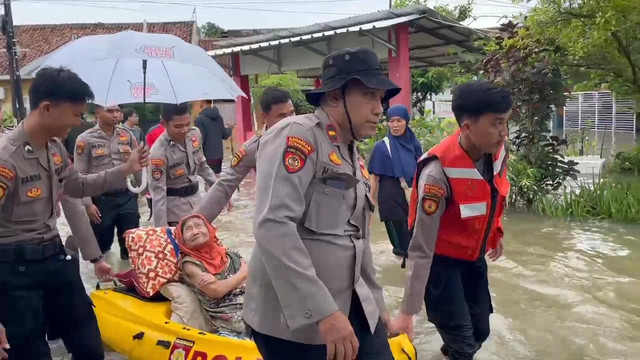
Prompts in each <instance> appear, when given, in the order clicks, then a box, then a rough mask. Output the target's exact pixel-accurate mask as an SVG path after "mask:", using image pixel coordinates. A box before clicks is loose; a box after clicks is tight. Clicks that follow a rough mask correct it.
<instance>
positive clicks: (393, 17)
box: [209, 5, 483, 56]
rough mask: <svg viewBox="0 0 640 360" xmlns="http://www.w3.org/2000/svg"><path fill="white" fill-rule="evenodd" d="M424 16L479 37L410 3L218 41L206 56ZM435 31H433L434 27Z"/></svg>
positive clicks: (351, 30) (385, 24)
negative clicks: (216, 47)
mask: <svg viewBox="0 0 640 360" xmlns="http://www.w3.org/2000/svg"><path fill="white" fill-rule="evenodd" d="M418 19H426V20H429V21H430V22H431V23H433V24H436V25H446V26H447V27H448V28H455V32H456V33H458V34H459V35H461V36H464V37H466V38H471V37H475V36H483V34H481V33H480V32H478V31H476V30H474V29H472V28H469V27H466V26H464V25H461V24H460V23H458V22H456V21H455V20H453V19H450V18H448V17H446V16H444V15H442V14H440V13H438V12H436V11H435V10H433V9H431V8H429V7H426V6H421V5H419V6H410V7H406V8H401V9H391V10H382V11H377V12H374V13H369V14H364V15H358V16H353V17H348V18H344V19H340V20H335V21H329V22H325V23H318V24H313V25H309V26H304V27H298V28H291V29H285V30H280V31H275V32H273V33H269V34H261V35H255V36H249V37H244V38H236V39H229V40H222V41H220V42H218V43H216V46H218V49H216V50H212V51H209V55H212V56H219V55H224V54H231V53H237V52H241V51H246V50H251V49H258V48H260V49H262V48H269V47H273V46H277V45H280V44H284V43H291V42H296V41H300V40H306V39H310V38H321V37H324V36H331V35H335V34H339V33H344V32H355V31H361V30H371V29H376V28H377V29H380V28H386V27H390V26H393V25H395V24H398V23H402V22H408V21H414V20H418ZM435 31H437V30H435Z"/></svg>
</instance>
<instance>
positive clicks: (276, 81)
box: [251, 72, 314, 114]
mask: <svg viewBox="0 0 640 360" xmlns="http://www.w3.org/2000/svg"><path fill="white" fill-rule="evenodd" d="M270 86H273V87H277V88H281V89H284V90H287V91H289V93H290V94H291V102H292V103H293V106H294V107H295V109H296V113H297V114H308V113H310V112H313V110H314V108H313V107H312V106H311V105H309V103H308V102H307V100H306V99H305V97H304V92H303V91H302V86H301V85H300V79H298V76H297V75H296V74H295V73H292V72H291V73H284V74H275V75H273V74H261V75H259V76H258V83H257V84H253V86H252V87H251V97H252V98H253V99H255V100H256V104H257V103H258V102H259V99H260V97H261V96H262V92H263V91H264V89H265V88H267V87H270Z"/></svg>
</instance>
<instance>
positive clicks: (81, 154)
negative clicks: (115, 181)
mask: <svg viewBox="0 0 640 360" xmlns="http://www.w3.org/2000/svg"><path fill="white" fill-rule="evenodd" d="M137 146H138V143H137V142H136V140H135V137H134V136H133V134H131V133H130V132H129V131H128V130H126V129H125V128H123V127H122V126H116V127H115V128H114V131H113V134H112V135H111V136H109V135H107V134H106V133H105V132H104V131H102V130H101V129H100V127H99V126H98V125H96V126H94V127H93V128H91V129H89V130H87V131H85V132H83V133H82V134H80V136H78V139H77V140H76V147H75V155H74V165H75V167H76V169H78V171H80V172H81V173H83V174H97V173H99V172H102V171H104V170H106V169H111V168H113V167H114V166H118V165H120V164H124V163H125V162H126V161H127V159H128V158H129V155H130V154H131V151H132V150H133V149H135V148H136V147H137ZM136 178H138V179H139V174H137V176H136ZM125 188H126V182H125V181H124V180H123V181H122V183H121V184H120V186H118V189H117V190H124V189H125ZM84 201H85V204H86V203H88V202H87V200H86V199H85V200H84Z"/></svg>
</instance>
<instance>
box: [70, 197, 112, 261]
mask: <svg viewBox="0 0 640 360" xmlns="http://www.w3.org/2000/svg"><path fill="white" fill-rule="evenodd" d="M60 205H62V210H63V211H64V217H65V219H67V223H68V224H69V228H70V229H71V234H72V235H71V236H69V237H67V239H66V241H65V244H64V245H65V248H67V250H70V251H72V252H73V253H75V254H78V249H79V250H80V253H82V258H83V259H85V260H87V261H90V260H96V259H98V258H99V257H100V255H102V251H100V246H99V245H98V240H97V239H96V236H95V234H94V233H93V229H92V228H91V223H90V221H89V217H88V216H87V212H86V211H85V207H84V205H83V204H82V202H81V201H80V199H74V198H71V197H68V196H66V195H64V193H63V194H62V196H61V197H60Z"/></svg>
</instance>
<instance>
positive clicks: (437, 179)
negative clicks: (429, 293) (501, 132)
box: [402, 157, 493, 314]
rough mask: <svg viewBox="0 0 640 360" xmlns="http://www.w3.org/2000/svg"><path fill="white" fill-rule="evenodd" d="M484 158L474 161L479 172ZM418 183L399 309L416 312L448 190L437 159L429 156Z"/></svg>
mask: <svg viewBox="0 0 640 360" xmlns="http://www.w3.org/2000/svg"><path fill="white" fill-rule="evenodd" d="M485 162H486V159H485V157H483V158H482V159H480V160H479V161H478V162H476V168H477V169H478V171H479V172H480V173H481V174H485V173H486V172H485V171H484V170H485ZM492 175H493V174H492V173H491V174H489V175H486V174H485V175H484V177H485V178H489V179H492ZM417 186H418V188H417V190H418V199H419V201H418V204H417V206H418V209H417V211H416V220H415V225H414V229H413V237H412V238H411V243H410V244H409V258H408V260H407V264H408V266H407V268H408V271H407V275H406V284H405V292H404V297H403V300H402V310H403V311H404V312H406V313H407V314H417V313H419V312H420V311H421V310H422V304H423V303H424V294H425V291H426V286H427V281H428V280H429V274H430V272H431V263H432V261H433V255H434V254H435V248H436V240H437V239H438V230H439V228H440V218H441V217H442V214H443V213H444V210H445V208H446V202H447V199H448V197H449V194H450V193H451V189H450V187H449V182H448V181H447V176H446V175H445V173H444V169H443V168H442V163H441V162H440V160H438V159H433V160H430V162H429V163H428V164H427V165H426V166H425V167H424V169H423V170H422V172H421V173H420V177H419V178H418V185H417ZM425 198H428V199H430V201H431V202H430V204H429V205H428V206H425V205H424V204H422V203H421V199H425Z"/></svg>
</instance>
